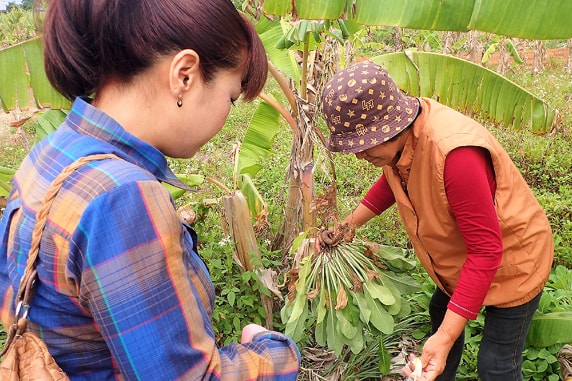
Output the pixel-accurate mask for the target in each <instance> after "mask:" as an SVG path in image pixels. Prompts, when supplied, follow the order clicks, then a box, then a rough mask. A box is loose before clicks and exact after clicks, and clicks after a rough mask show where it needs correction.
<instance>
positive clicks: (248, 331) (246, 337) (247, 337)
mask: <svg viewBox="0 0 572 381" xmlns="http://www.w3.org/2000/svg"><path fill="white" fill-rule="evenodd" d="M266 331H268V330H267V329H266V328H264V327H263V326H261V325H258V324H254V323H252V324H248V325H247V326H246V327H244V328H243V329H242V340H241V341H240V342H241V343H242V344H246V343H250V342H251V341H252V338H253V337H254V336H255V335H256V334H258V333H260V332H266Z"/></svg>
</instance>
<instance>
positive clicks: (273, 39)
mask: <svg viewBox="0 0 572 381" xmlns="http://www.w3.org/2000/svg"><path fill="white" fill-rule="evenodd" d="M256 31H257V32H258V35H259V36H260V39H261V40H262V44H263V45H264V49H265V50H266V55H267V56H268V59H269V60H270V61H271V62H272V64H273V65H274V66H276V68H277V69H278V70H280V71H281V72H282V73H283V74H284V75H285V76H287V77H288V78H292V79H293V80H294V81H295V83H299V82H300V78H301V77H302V73H301V69H300V65H298V63H297V62H296V58H295V56H294V52H293V51H291V50H288V49H279V48H278V47H277V44H278V42H279V41H280V40H281V38H283V36H284V35H285V34H286V33H287V26H286V25H285V24H284V23H283V22H282V21H279V20H276V21H270V20H268V19H267V18H266V17H261V18H260V21H259V22H258V23H256Z"/></svg>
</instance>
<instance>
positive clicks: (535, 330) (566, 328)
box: [526, 311, 572, 348]
mask: <svg viewBox="0 0 572 381" xmlns="http://www.w3.org/2000/svg"><path fill="white" fill-rule="evenodd" d="M565 343H572V311H566V312H549V313H546V314H537V315H536V316H535V317H534V318H533V319H532V322H531V323H530V329H529V330H528V335H527V336H526V344H527V345H529V346H532V347H543V348H546V347H549V346H551V345H554V344H565Z"/></svg>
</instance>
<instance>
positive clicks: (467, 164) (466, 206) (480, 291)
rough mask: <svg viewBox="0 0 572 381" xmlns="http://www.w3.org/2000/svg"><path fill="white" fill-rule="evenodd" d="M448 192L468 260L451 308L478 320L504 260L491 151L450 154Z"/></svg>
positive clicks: (468, 149) (459, 150) (446, 175)
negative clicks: (493, 280)
mask: <svg viewBox="0 0 572 381" xmlns="http://www.w3.org/2000/svg"><path fill="white" fill-rule="evenodd" d="M444 180H445V191H446V193H447V199H448V201H449V205H450V206H451V209H452V211H453V214H454V215H455V218H456V220H457V225H458V227H459V230H460V231H461V234H462V236H463V240H464V241H465V246H466V247H467V259H466V261H465V263H464V264H463V267H462V268H461V274H460V277H459V281H458V283H457V287H456V289H455V291H454V293H453V296H452V297H451V301H450V302H449V306H448V308H449V309H451V310H452V311H454V312H456V313H458V314H459V315H461V316H464V317H466V318H468V319H476V317H477V315H478V313H479V311H480V309H481V307H482V304H483V301H484V299H485V296H486V294H487V292H488V290H489V288H490V285H491V282H492V279H493V278H494V276H495V273H496V271H497V269H498V267H499V266H500V263H501V260H502V251H503V247H502V236H501V232H500V226H499V222H498V218H497V214H496V209H495V205H494V202H493V199H494V193H495V190H496V181H495V175H494V170H493V166H492V162H491V158H490V155H489V153H488V151H486V150H485V149H483V148H478V147H461V148H457V149H455V150H453V151H452V152H450V153H449V155H448V156H447V158H446V160H445V169H444Z"/></svg>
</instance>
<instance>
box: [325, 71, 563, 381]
mask: <svg viewBox="0 0 572 381" xmlns="http://www.w3.org/2000/svg"><path fill="white" fill-rule="evenodd" d="M322 111H323V113H324V117H325V120H326V122H327V125H328V128H329V130H330V136H329V140H328V149H329V150H331V151H334V152H342V153H353V154H355V155H356V157H357V158H358V159H364V160H367V161H368V162H370V163H371V164H373V165H374V166H376V167H380V168H382V169H383V174H382V176H381V177H380V178H379V180H378V181H377V182H376V183H375V184H373V186H372V187H371V188H370V190H369V191H368V192H367V194H366V195H365V197H364V198H363V200H362V201H361V202H360V204H359V205H358V206H357V207H356V208H355V209H354V210H353V211H352V212H351V213H350V214H349V215H348V216H347V217H346V218H345V219H344V223H348V224H350V226H352V227H353V228H357V227H360V226H362V225H363V224H365V223H366V222H368V221H369V220H370V219H372V218H373V217H375V216H377V215H379V214H381V213H382V212H383V211H385V210H386V209H387V208H389V207H390V206H391V205H393V204H394V203H396V204H397V208H398V211H399V215H400V217H401V219H402V222H403V224H404V226H405V229H406V231H407V234H408V236H409V238H410V240H411V242H412V244H413V247H414V248H415V252H416V254H417V256H418V258H419V261H420V263H421V264H422V265H423V267H424V268H425V270H426V271H427V273H428V274H429V276H430V277H431V279H433V281H434V282H435V284H436V288H435V293H434V294H433V297H432V299H431V303H430V306H429V309H430V311H429V312H430V316H431V324H432V335H431V336H430V337H429V338H428V339H427V341H426V342H425V344H424V346H423V351H422V354H421V363H422V373H421V376H418V377H416V379H417V380H422V381H428V380H454V379H455V374H456V371H457V367H458V365H459V362H460V360H461V355H462V351H463V344H464V337H463V331H464V328H465V325H466V323H467V321H468V320H469V319H475V318H476V317H477V315H478V314H479V312H480V310H481V307H483V306H484V313H485V327H484V330H483V337H482V341H481V346H480V349H479V354H478V364H477V368H478V374H479V377H480V379H481V380H483V381H490V380H499V381H500V380H503V381H504V380H509V379H510V380H522V371H521V364H522V352H523V349H524V345H525V339H526V335H527V332H528V328H529V325H530V321H531V319H532V316H533V315H534V312H535V311H536V309H537V308H538V303H539V300H540V295H541V293H542V289H543V288H544V285H545V283H546V280H547V279H548V275H549V274H550V269H551V266H552V260H553V256H554V247H553V238H552V232H551V229H550V225H549V222H548V219H547V217H546V215H545V213H544V211H543V209H542V208H541V206H540V205H539V203H538V202H537V200H536V198H535V197H534V195H533V193H532V192H531V190H530V189H529V187H528V185H527V184H526V182H525V180H524V179H523V178H522V176H521V174H520V173H519V171H518V169H517V168H516V167H515V165H514V164H513V162H512V160H511V159H510V157H509V156H508V154H507V153H506V152H505V150H504V149H503V148H502V147H501V145H500V144H499V143H498V142H497V140H496V139H495V138H494V137H493V136H492V135H491V133H490V132H489V131H487V129H486V128H485V127H483V126H482V125H481V124H479V123H477V122H476V121H474V120H473V119H471V118H469V117H467V116H464V115H463V114H461V113H459V112H457V111H455V110H453V109H451V108H449V107H447V106H444V105H442V104H440V103H438V102H436V101H434V100H432V99H428V98H414V97H410V96H407V95H404V94H402V93H401V92H400V90H399V88H398V87H397V85H396V84H395V83H394V82H393V80H392V79H391V78H390V77H389V75H388V73H387V72H386V71H385V70H384V69H383V68H382V67H381V66H379V65H376V64H374V63H372V62H362V63H360V64H357V65H354V66H351V67H349V68H347V69H345V70H342V71H341V72H339V73H337V74H336V75H335V76H334V77H333V78H332V79H331V80H330V81H329V83H328V84H327V85H326V87H325V89H324V91H323V94H322ZM412 360H413V359H412ZM413 368H414V362H413V361H410V363H409V364H408V366H406V367H405V368H404V370H403V373H404V374H405V375H407V376H410V375H411V374H412V369H413Z"/></svg>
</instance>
